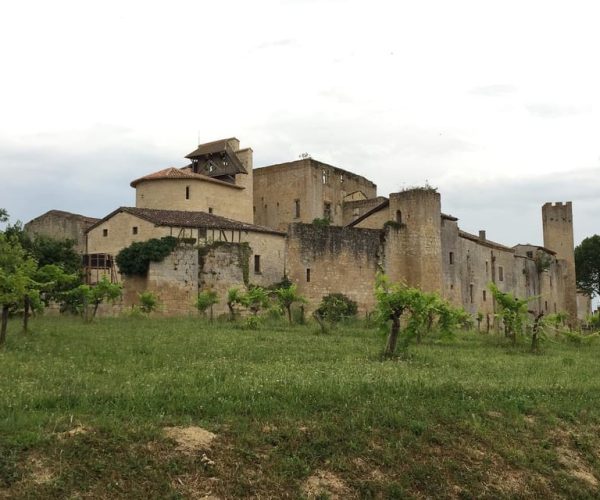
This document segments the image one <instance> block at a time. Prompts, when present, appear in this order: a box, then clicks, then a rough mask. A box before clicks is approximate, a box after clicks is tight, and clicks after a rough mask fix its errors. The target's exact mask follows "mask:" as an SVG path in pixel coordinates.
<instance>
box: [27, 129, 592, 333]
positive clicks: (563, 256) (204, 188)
mask: <svg viewBox="0 0 600 500" xmlns="http://www.w3.org/2000/svg"><path fill="white" fill-rule="evenodd" d="M239 146H240V143H239V141H238V140H237V139H235V138H229V139H224V140H220V141H215V142H211V143H208V144H202V145H200V146H198V148H197V149H196V150H194V151H193V152H192V153H190V154H189V155H187V156H186V159H187V160H189V163H188V164H186V165H185V166H183V167H180V168H175V167H172V168H168V169H165V170H161V171H158V172H154V173H151V174H149V175H146V176H144V177H142V178H140V179H136V180H134V181H133V182H132V183H131V186H132V187H134V188H135V190H136V206H135V207H120V208H118V209H116V210H115V211H113V212H112V213H110V214H108V215H107V216H106V217H104V218H103V219H101V220H97V221H95V222H94V223H93V225H91V226H90V227H89V228H88V229H87V231H86V237H85V241H86V246H85V248H86V250H85V256H84V258H85V262H86V264H87V276H88V279H89V281H90V282H91V283H93V282H95V281H96V280H97V279H99V278H100V276H101V275H103V274H106V275H109V276H110V277H111V279H113V280H122V279H123V277H122V276H120V274H119V272H118V269H116V267H115V261H114V258H115V256H116V255H117V253H118V252H119V251H120V250H121V249H122V248H125V247H126V246H128V245H130V244H131V243H133V242H136V241H146V240H148V239H150V238H156V237H161V236H175V237H177V238H179V240H180V241H181V244H180V245H179V246H178V247H177V249H176V250H175V251H174V252H173V254H172V255H171V256H169V257H168V258H167V259H165V260H164V261H163V262H158V263H151V265H150V269H149V272H148V275H147V276H145V277H137V278H131V277H129V278H126V279H124V280H123V281H124V285H125V296H124V301H123V304H122V307H128V306H130V305H131V304H133V303H135V302H136V301H137V294H138V293H139V292H141V291H143V290H152V291H154V292H156V293H157V294H158V295H159V296H160V298H161V302H162V303H163V304H164V312H165V313H167V314H182V313H186V312H192V311H193V302H194V300H195V297H196V296H197V294H198V292H199V291H202V290H205V289H209V288H210V289H214V290H217V291H218V293H219V295H220V296H221V297H224V295H225V294H226V292H227V289H228V288H229V287H231V286H247V285H249V284H257V285H261V286H268V285H271V284H274V283H277V282H279V281H281V280H282V279H283V277H284V276H287V277H288V278H289V279H291V280H292V281H293V282H295V283H297V284H298V287H299V289H300V292H301V293H302V294H304V295H305V296H306V297H307V298H308V300H309V303H310V305H309V307H311V308H312V307H316V306H317V305H318V303H319V302H320V300H321V299H322V297H323V296H324V295H327V294H328V293H334V292H341V293H344V294H346V295H348V296H349V297H351V298H352V299H353V300H355V301H356V302H357V303H358V305H359V308H360V310H361V311H363V312H364V311H369V310H372V309H373V307H374V298H373V287H374V283H375V277H376V273H377V272H378V271H379V270H383V271H384V272H385V273H386V274H387V275H389V276H390V278H391V279H392V280H394V281H398V282H404V283H406V284H408V285H411V286H416V287H420V288H422V289H424V290H427V291H434V292H438V293H440V294H441V295H442V296H443V297H445V298H447V299H448V300H450V301H451V302H452V303H454V304H455V305H457V306H462V307H464V308H465V309H466V310H467V311H469V312H470V313H471V314H473V315H477V316H478V317H480V318H483V321H484V326H487V327H489V326H490V325H491V324H492V323H493V319H494V313H495V312H496V309H495V307H496V306H495V303H494V301H493V299H492V297H491V295H490V291H489V283H495V284H496V285H497V286H498V288H499V289H500V290H502V291H507V292H512V293H514V294H515V295H517V296H519V297H527V298H530V299H531V308H532V309H533V310H535V311H544V312H546V313H552V312H563V311H564V312H567V313H568V314H569V316H570V318H571V319H572V321H575V318H577V317H579V318H581V317H583V315H584V314H585V313H586V312H589V309H590V302H589V298H587V299H586V298H585V297H583V296H579V297H578V296H577V293H576V287H575V267H574V253H573V220H572V207H571V203H570V202H568V203H566V204H562V203H554V204H552V203H547V204H545V205H544V206H543V208H542V222H543V229H544V245H543V246H540V245H529V244H524V245H517V246H515V247H508V246H505V245H502V244H500V243H497V242H493V241H490V240H488V239H487V237H486V234H485V231H480V232H479V234H478V235H473V234H470V233H467V232H465V231H463V230H461V229H460V228H459V226H458V219H457V218H456V217H452V216H450V215H447V214H444V213H443V212H442V210H441V196H440V193H438V192H437V191H436V190H435V189H431V188H429V187H425V188H417V189H409V190H406V191H402V192H399V193H392V194H390V195H389V197H383V196H378V195H377V187H376V186H375V184H373V183H372V182H371V181H369V180H368V179H366V178H364V177H361V176H359V175H356V174H353V173H351V172H348V171H346V170H342V169H340V168H337V167H334V166H331V165H328V164H325V163H322V162H319V161H317V160H314V159H312V158H303V159H300V160H297V161H292V162H288V163H281V164H277V165H270V166H266V167H262V168H258V169H254V168H253V164H252V163H253V162H252V150H251V149H250V148H246V149H240V147H239ZM315 219H328V220H329V221H330V222H331V225H329V226H324V225H321V224H319V225H317V224H313V223H312V222H313V221H314V220H315ZM32 222H33V221H32ZM225 309H226V306H225V304H224V301H222V302H221V304H220V305H219V306H218V307H217V308H216V310H217V312H220V311H225Z"/></svg>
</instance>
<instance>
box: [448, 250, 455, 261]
mask: <svg viewBox="0 0 600 500" xmlns="http://www.w3.org/2000/svg"><path fill="white" fill-rule="evenodd" d="M448 258H449V259H450V264H454V252H450V253H449V254H448Z"/></svg>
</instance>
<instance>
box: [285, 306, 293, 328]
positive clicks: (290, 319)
mask: <svg viewBox="0 0 600 500" xmlns="http://www.w3.org/2000/svg"><path fill="white" fill-rule="evenodd" d="M285 308H286V310H287V314H288V321H289V322H290V325H291V324H292V306H291V305H289V306H285Z"/></svg>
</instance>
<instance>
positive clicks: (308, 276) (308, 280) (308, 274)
mask: <svg viewBox="0 0 600 500" xmlns="http://www.w3.org/2000/svg"><path fill="white" fill-rule="evenodd" d="M306 282H307V283H310V269H309V268H306Z"/></svg>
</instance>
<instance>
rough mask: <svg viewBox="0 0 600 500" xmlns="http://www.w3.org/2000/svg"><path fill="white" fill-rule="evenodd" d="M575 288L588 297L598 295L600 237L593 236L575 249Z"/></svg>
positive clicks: (599, 291) (599, 289) (599, 290)
mask: <svg viewBox="0 0 600 500" xmlns="http://www.w3.org/2000/svg"><path fill="white" fill-rule="evenodd" d="M575 274H576V275H577V286H578V287H579V288H580V289H581V290H583V291H584V292H587V293H589V294H590V295H600V236H599V235H597V234H595V235H594V236H590V237H589V238H586V239H584V240H583V241H582V242H581V244H580V245H577V246H576V247H575Z"/></svg>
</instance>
